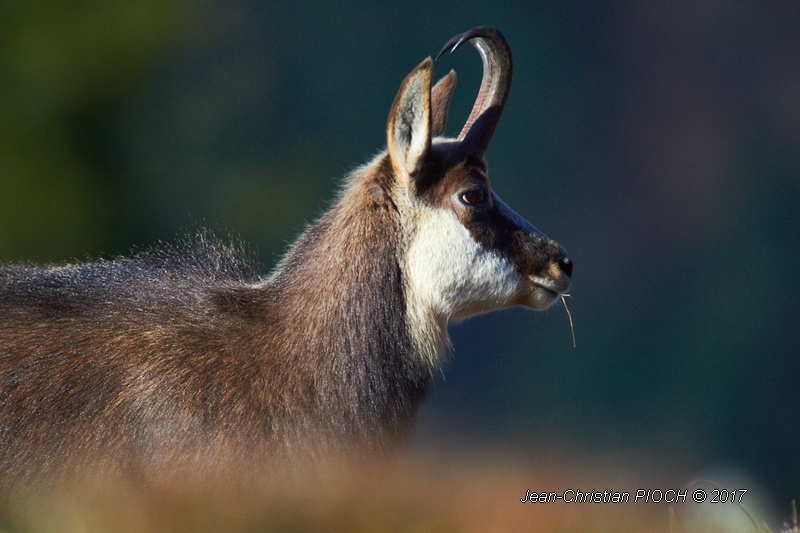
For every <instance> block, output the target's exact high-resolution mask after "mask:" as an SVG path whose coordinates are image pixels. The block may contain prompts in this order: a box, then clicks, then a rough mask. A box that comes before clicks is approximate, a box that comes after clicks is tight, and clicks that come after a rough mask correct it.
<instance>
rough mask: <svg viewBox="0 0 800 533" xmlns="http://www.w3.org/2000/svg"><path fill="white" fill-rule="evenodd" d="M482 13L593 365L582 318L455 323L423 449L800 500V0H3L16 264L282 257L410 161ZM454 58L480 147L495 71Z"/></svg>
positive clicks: (501, 169) (4, 212)
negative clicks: (421, 98) (652, 475)
mask: <svg viewBox="0 0 800 533" xmlns="http://www.w3.org/2000/svg"><path fill="white" fill-rule="evenodd" d="M481 24H489V25H494V26H497V27H499V28H501V29H502V31H503V32H504V33H505V35H506V37H507V38H508V40H509V41H510V43H511V46H512V49H513V52H514V58H515V72H514V76H515V79H514V85H513V89H512V93H511V97H510V100H509V103H508V106H507V108H506V113H505V116H504V117H503V120H502V121H501V123H500V127H499V129H498V132H497V134H496V136H495V138H494V141H493V143H492V145H491V147H490V149H489V151H488V153H487V158H488V160H489V164H490V167H491V174H490V175H491V179H492V183H493V186H494V188H495V190H496V191H497V192H498V193H499V194H500V195H501V196H503V197H504V198H505V199H506V201H508V202H509V203H510V204H511V205H512V206H513V207H514V208H515V209H516V210H517V211H518V212H520V213H521V214H523V215H524V216H525V217H526V218H528V219H529V220H530V221H532V222H533V223H534V224H535V225H536V226H537V227H539V228H540V229H542V230H543V231H544V232H545V233H547V234H548V235H550V236H551V237H553V238H555V239H557V240H558V241H559V242H561V243H562V244H563V245H564V246H565V247H566V248H567V250H568V251H569V252H570V255H571V256H572V258H573V259H574V262H575V274H574V285H573V288H572V291H571V292H572V293H573V295H574V297H573V298H572V299H571V300H570V301H569V304H570V307H571V310H572V313H573V316H574V320H575V334H576V337H577V347H575V348H573V346H572V338H571V334H570V329H569V321H568V318H567V316H566V314H565V312H564V310H563V308H562V307H560V306H554V307H553V308H552V309H551V310H549V311H547V312H545V313H541V314H534V313H531V312H527V311H524V310H512V311H508V312H504V313H496V314H493V315H489V316H486V317H482V318H478V319H474V320H472V321H470V322H468V323H466V324H462V325H459V326H456V327H454V328H452V337H453V344H454V346H455V357H454V358H453V359H452V360H451V361H449V362H448V363H447V364H446V366H445V369H444V372H443V377H442V379H440V382H439V383H438V384H437V387H436V390H435V391H434V393H433V394H432V396H431V398H430V401H429V402H428V404H427V405H426V407H425V409H424V412H423V413H422V416H421V419H420V423H419V427H418V430H417V437H416V439H417V440H418V442H420V443H426V442H430V441H435V442H451V443H459V444H458V445H460V446H473V445H474V446H483V445H489V446H501V447H509V448H516V449H519V448H524V449H527V450H528V452H526V453H528V454H529V455H531V456H532V457H533V456H535V455H536V454H537V453H538V452H537V450H539V451H541V452H542V453H545V452H544V450H546V449H550V450H552V449H553V448H554V447H555V448H561V449H563V450H570V452H569V453H576V454H579V455H580V456H581V457H582V458H583V460H585V461H592V460H593V459H594V458H597V460H598V461H601V460H605V459H607V458H608V457H617V458H619V460H621V461H623V462H624V461H625V460H626V459H627V458H636V460H637V461H643V462H644V463H646V464H650V465H653V467H654V468H661V469H665V470H669V471H671V472H673V473H675V474H676V475H677V476H678V477H681V476H685V477H687V478H688V477H691V476H692V475H694V474H695V473H696V472H698V471H701V470H702V469H704V468H708V467H713V466H714V465H725V466H727V467H732V468H736V469H740V470H742V471H744V472H747V473H748V474H749V475H750V476H751V477H752V479H754V480H756V481H757V482H758V483H760V484H762V485H763V486H764V487H767V489H768V492H769V495H768V497H770V498H772V499H773V501H775V502H777V503H778V505H781V506H785V505H787V503H786V502H788V501H789V500H790V499H791V498H797V497H800V477H798V474H799V473H800V421H799V420H798V418H800V417H799V416H798V414H799V413H798V407H800V324H798V321H799V319H800V304H799V303H798V293H799V292H800V31H798V28H799V27H800V4H799V3H797V2H696V3H695V2H692V3H668V2H667V3H641V2H619V3H617V2H615V3H605V4H604V5H603V6H602V7H600V6H599V3H595V2H541V3H535V2H518V3H517V2H507V3H503V4H501V5H498V3H497V2H478V1H475V2H469V1H462V2H458V3H451V4H445V3H436V4H432V3H429V2H417V1H407V2H404V3H403V4H401V5H394V6H392V7H391V8H390V7H386V6H380V5H378V4H377V3H376V4H371V3H359V2H323V3H317V2H313V3H312V2H303V1H296V2H292V3H286V4H284V3H277V2H275V3H272V2H255V1H247V0H228V1H226V2H221V1H213V0H209V1H205V2H194V3H184V2H176V1H174V0H157V1H156V0H142V1H139V2H120V1H106V2H97V1H91V2H89V1H83V2H70V3H63V2H47V1H39V2H37V1H34V2H14V1H12V2H3V3H0V260H2V261H19V260H22V261H37V262H63V261H73V260H76V259H84V258H87V257H97V256H105V257H110V256H114V255H118V254H124V253H127V252H128V251H129V250H130V249H131V248H132V247H134V246H139V247H143V246H148V245H150V244H152V243H154V242H156V241H159V240H161V241H169V240H173V239H174V238H175V237H176V236H177V235H179V234H181V233H182V232H184V231H185V230H187V229H191V228H194V227H196V226H197V225H201V224H203V225H208V226H209V227H211V228H212V229H216V230H219V231H221V232H226V231H228V230H231V231H234V232H236V233H238V234H240V235H241V236H242V238H243V239H244V240H245V241H247V242H249V243H250V244H251V245H252V246H253V248H255V249H256V250H257V251H258V253H259V255H260V256H261V257H262V258H263V261H264V263H265V264H266V265H268V266H269V267H271V266H272V265H273V264H274V263H275V261H276V260H277V258H278V257H280V254H281V253H282V251H283V250H284V249H285V248H286V245H287V244H288V243H289V242H291V241H292V240H293V239H294V237H295V236H296V235H297V234H298V233H299V231H301V230H302V228H303V227H304V224H306V223H307V222H309V221H312V220H313V219H314V218H315V217H316V216H318V215H319V214H320V213H321V212H322V210H323V209H324V208H325V206H326V205H327V203H328V202H329V201H330V199H331V198H332V197H333V195H334V193H335V190H336V188H337V186H338V184H339V183H340V182H341V178H342V176H343V175H344V174H345V173H346V172H347V171H348V170H349V169H352V168H354V167H356V166H358V165H360V164H362V163H363V162H366V161H367V160H368V159H369V158H370V157H371V156H372V155H373V154H374V153H376V152H377V151H378V150H380V149H382V147H383V146H384V145H385V139H384V133H383V132H384V127H385V122H386V117H387V114H388V111H389V107H390V105H391V103H392V100H393V98H394V95H395V92H396V90H397V88H398V87H399V84H400V82H401V81H402V79H403V78H404V77H405V75H406V74H407V73H408V72H409V71H410V70H411V69H412V68H413V67H414V66H416V65H417V64H418V63H419V62H420V61H421V60H422V59H424V58H425V57H427V56H429V55H435V54H436V52H438V50H439V47H440V46H441V45H442V44H444V43H445V42H446V41H447V40H448V39H449V38H450V37H451V36H452V35H454V34H455V33H459V32H461V31H464V30H466V29H468V28H470V27H472V26H476V25H481ZM436 68H437V73H438V74H439V75H444V74H445V73H446V72H447V71H449V70H450V69H451V68H455V69H456V70H457V71H458V74H459V84H458V87H457V89H456V96H455V100H454V102H453V107H452V112H451V121H450V128H449V130H450V131H449V133H450V134H453V135H454V134H456V133H457V132H458V130H459V129H460V126H461V124H462V123H463V121H464V119H465V118H466V115H467V114H468V111H469V109H470V108H471V105H472V102H473V100H474V97H475V94H476V92H477V87H478V84H479V79H480V62H479V60H478V57H477V55H476V54H475V53H474V52H472V51H470V50H466V49H465V50H463V51H460V52H459V53H458V54H455V55H453V56H447V57H445V58H444V59H442V60H441V61H440V62H439V64H437V66H436ZM731 488H733V487H731ZM739 488H741V487H739ZM743 488H747V487H743Z"/></svg>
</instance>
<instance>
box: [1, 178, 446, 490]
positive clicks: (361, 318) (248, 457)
mask: <svg viewBox="0 0 800 533" xmlns="http://www.w3.org/2000/svg"><path fill="white" fill-rule="evenodd" d="M375 172H376V170H375V169H368V170H362V171H361V172H358V173H356V174H355V175H354V176H353V177H352V181H351V184H350V187H349V188H348V189H347V190H346V191H345V192H344V193H343V195H342V198H341V199H340V201H339V202H338V203H337V204H336V205H335V206H334V207H333V209H331V210H330V211H329V212H328V213H327V214H326V215H325V216H324V217H323V218H322V219H321V220H320V221H318V222H317V223H316V224H314V225H313V226H311V227H310V228H309V229H308V230H307V231H306V232H305V233H304V234H303V235H302V236H301V237H300V239H299V240H298V242H297V243H296V244H295V245H294V246H293V248H292V249H291V250H290V252H289V253H288V254H287V256H286V257H285V258H284V260H283V261H282V262H281V264H280V265H279V267H278V268H277V269H276V270H275V272H274V273H273V274H272V275H271V276H269V277H266V278H261V277H260V276H259V274H258V269H257V268H256V266H254V264H253V261H252V260H251V258H249V257H248V254H246V253H245V251H244V250H242V249H241V247H236V246H233V245H227V244H224V243H222V242H221V241H218V240H216V239H215V238H214V237H213V236H211V235H210V234H208V233H207V232H201V233H200V235H199V236H198V237H196V238H195V239H192V240H188V241H187V242H185V243H183V244H181V245H179V246H176V247H162V248H156V249H154V250H152V251H149V252H145V253H141V254H139V255H137V256H135V257H133V258H130V259H127V258H126V259H117V260H114V261H101V262H96V263H89V264H83V265H76V266H62V267H54V268H49V269H46V268H39V267H7V268H4V269H2V270H0V309H2V310H3V320H2V322H0V404H2V409H0V472H3V473H4V474H5V475H14V474H20V475H24V474H25V473H26V472H27V471H28V470H29V469H32V468H33V469H36V468H39V469H41V468H47V466H49V463H52V465H53V466H54V467H58V466H59V465H61V464H64V463H66V462H70V461H74V460H76V459H79V460H88V461H91V462H95V461H100V462H107V461H109V458H110V459H111V460H112V461H116V462H119V461H121V463H119V464H107V465H106V466H107V467H109V468H112V469H123V470H132V471H134V472H139V471H141V472H142V474H143V475H148V474H149V473H148V472H147V470H149V469H154V468H155V469H158V468H163V467H167V468H170V467H174V466H175V465H180V464H181V463H182V462H184V461H186V460H187V458H190V460H191V461H192V463H193V464H194V467H195V468H203V465H206V466H207V467H215V466H221V465H218V464H215V463H220V462H221V461H222V460H225V459H226V458H223V457H218V456H215V455H214V454H216V453H219V452H220V451H223V452H224V453H226V454H229V455H230V456H231V457H230V459H231V460H236V461H242V460H243V459H244V462H246V463H250V464H252V461H253V460H256V461H259V460H261V461H264V460H267V459H268V458H269V457H271V456H276V455H277V456H282V455H286V454H292V453H297V452H300V453H302V454H303V455H306V454H308V453H314V452H316V451H317V450H315V449H314V448H315V447H317V446H319V445H320V444H321V443H324V445H325V447H336V446H337V445H338V444H339V443H340V444H342V445H345V444H346V445H347V446H352V445H353V444H355V445H357V446H366V447H369V448H380V447H384V446H386V445H388V444H390V443H392V442H394V441H396V440H397V439H398V438H400V437H402V434H403V433H404V431H405V430H406V428H407V426H408V424H409V422H410V420H411V417H412V416H413V414H414V412H415V411H416V409H417V407H418V405H419V402H420V400H421V399H422V397H423V395H424V392H425V390H426V389H427V387H428V385H429V383H430V382H431V377H432V370H433V369H432V367H431V365H430V364H429V363H428V361H427V360H425V359H424V358H422V357H420V355H419V354H418V353H417V349H416V348H415V347H414V343H413V341H412V339H411V335H410V333H409V331H408V330H407V328H406V324H405V320H404V319H403V317H404V316H405V302H404V296H403V286H402V284H403V279H402V272H401V269H400V265H399V263H398V257H399V256H400V254H399V250H398V245H399V243H398V240H397V238H396V236H397V235H398V231H397V228H396V227H395V224H396V222H395V219H394V218H393V217H392V216H390V213H388V212H387V207H386V206H385V205H380V204H378V203H377V202H376V201H375V200H374V199H373V198H372V197H371V195H370V194H369V192H368V191H366V189H365V187H366V185H365V183H364V181H365V180H364V178H365V177H367V178H369V179H368V182H372V180H373V179H374V178H375V174H374V173H375ZM377 172H380V170H377ZM356 213H357V214H358V216H354V215H355V214H356ZM376 266H377V267H378V268H376ZM21 325H25V326H24V327H21ZM297 448H302V450H298V449H297ZM98 453H99V454H101V455H99V456H96V457H95V456H94V455H95V454H98ZM209 453H210V454H211V455H209ZM43 458H46V461H43ZM43 463H44V464H43ZM228 466H229V465H228Z"/></svg>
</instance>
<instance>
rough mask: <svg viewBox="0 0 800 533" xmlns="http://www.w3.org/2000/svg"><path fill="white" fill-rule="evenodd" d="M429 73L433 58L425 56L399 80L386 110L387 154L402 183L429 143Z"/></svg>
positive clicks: (430, 74)
mask: <svg viewBox="0 0 800 533" xmlns="http://www.w3.org/2000/svg"><path fill="white" fill-rule="evenodd" d="M432 77H433V61H431V59H430V58H428V59H426V60H425V61H423V62H422V63H420V65H419V66H418V67H417V68H415V69H414V70H413V71H412V72H411V74H409V75H408V77H407V78H406V79H405V81H403V84H402V85H401V86H400V90H399V91H398V92H397V96H396V97H395V100H394V104H393V105H392V110H391V112H390V113H389V123H388V125H387V127H386V138H387V142H388V145H389V157H390V158H391V160H392V166H393V167H394V170H395V173H396V176H397V177H398V179H400V180H402V181H404V182H405V183H406V184H409V181H410V180H409V178H410V176H411V175H412V174H413V173H414V171H415V170H416V169H417V168H418V167H419V166H420V165H421V163H422V162H423V161H424V159H425V157H426V156H427V155H428V151H429V150H430V147H431V78H432Z"/></svg>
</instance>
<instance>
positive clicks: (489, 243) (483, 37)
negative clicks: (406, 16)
mask: <svg viewBox="0 0 800 533" xmlns="http://www.w3.org/2000/svg"><path fill="white" fill-rule="evenodd" d="M463 43H470V44H472V45H473V46H474V47H475V48H476V49H477V50H478V52H479V53H480V56H481V58H482V60H483V80H482V82H481V87H480V92H479V94H478V97H477V100H476V102H475V104H474V107H473V109H472V112H471V113H470V115H469V118H468V119H467V121H466V124H465V125H464V127H463V128H462V130H461V133H460V134H459V135H458V138H456V139H449V138H443V137H440V135H442V134H443V133H444V127H445V123H446V120H447V108H448V104H449V101H450V96H451V95H452V91H453V89H454V87H455V73H454V72H451V73H450V74H448V75H447V76H446V77H445V78H443V79H442V80H441V81H440V82H439V83H438V84H436V86H435V87H433V89H431V78H432V75H433V62H432V61H431V60H430V59H426V60H425V61H423V62H422V63H421V64H420V65H419V66H418V67H417V68H416V69H414V70H413V71H412V72H411V74H409V75H408V77H407V78H406V80H405V81H404V82H403V84H402V86H401V87H400V90H399V92H398V94H397V97H396V99H395V102H394V105H393V106H392V109H391V113H390V115H389V122H388V127H387V138H388V147H389V149H388V157H389V159H390V160H391V167H392V172H393V174H394V177H395V184H394V185H395V186H394V191H393V194H392V198H393V199H394V201H395V203H396V204H397V208H398V210H399V211H400V212H401V214H402V215H403V216H402V217H401V218H402V220H403V233H404V237H405V239H406V246H407V248H406V254H405V257H404V261H405V265H404V266H405V272H406V275H407V279H406V291H407V297H408V300H409V307H410V312H411V314H412V315H413V314H414V313H417V314H418V315H424V314H431V313H433V315H434V317H435V319H437V320H440V321H441V320H444V321H447V320H449V319H455V320H458V319H462V318H466V317H469V316H473V315H477V314H480V313H485V312H488V311H492V310H496V309H502V308H506V307H510V306H514V305H524V306H527V307H530V308H532V309H545V308H547V307H548V306H549V305H550V304H552V303H553V301H554V300H555V299H556V298H557V297H558V296H559V295H561V294H563V293H564V292H565V291H566V290H567V289H568V287H569V285H570V275H571V273H572V262H571V260H570V259H569V258H568V257H567V255H566V253H565V251H564V250H563V249H562V248H561V247H560V246H559V245H558V244H557V243H555V242H554V241H552V240H550V239H548V238H547V237H545V236H544V235H543V234H542V233H540V232H539V231H538V230H536V228H534V227H533V226H532V225H531V224H530V223H529V222H527V221H526V220H525V219H523V218H522V217H520V216H519V215H517V214H516V213H515V212H514V211H513V210H511V208H509V207H508V205H506V204H505V203H504V202H503V201H502V200H501V199H500V198H499V196H497V194H496V193H494V192H493V191H492V189H491V186H490V183H489V178H488V173H487V164H486V162H485V160H484V153H485V151H486V149H487V147H488V145H489V142H490V141H491V138H492V135H493V133H494V131H495V129H496V127H497V123H498V121H499V119H500V116H501V114H502V112H503V108H504V106H505V104H506V100H507V97H508V92H509V89H510V86H511V75H512V60H511V52H510V50H509V46H508V43H507V42H506V40H505V38H504V37H503V35H502V34H501V33H500V32H499V31H498V30H496V29H494V28H490V27H478V28H474V29H472V30H470V31H468V32H466V33H463V34H461V35H457V36H455V37H454V38H453V39H451V40H450V41H449V42H448V43H447V44H446V45H445V47H444V49H443V50H442V52H440V53H439V56H441V55H442V54H443V53H444V52H445V51H447V50H451V51H454V50H456V49H457V48H458V47H459V46H461V45H462V44H463ZM437 59H438V58H437ZM417 318H419V319H420V321H422V318H423V317H421V316H418V317H417Z"/></svg>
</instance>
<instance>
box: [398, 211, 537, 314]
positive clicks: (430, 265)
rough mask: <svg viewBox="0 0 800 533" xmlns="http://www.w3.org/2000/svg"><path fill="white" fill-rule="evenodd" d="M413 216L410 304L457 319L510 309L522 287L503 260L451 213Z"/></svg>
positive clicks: (519, 279)
mask: <svg viewBox="0 0 800 533" xmlns="http://www.w3.org/2000/svg"><path fill="white" fill-rule="evenodd" d="M417 214H418V216H417V218H416V223H415V228H414V232H413V235H411V238H410V242H409V243H408V255H407V259H406V272H407V275H408V276H407V277H408V284H409V287H408V289H409V291H408V292H407V294H408V295H409V299H413V300H414V302H413V304H414V305H415V306H421V307H423V308H425V309H427V310H428V312H429V313H433V314H434V315H436V316H438V317H442V318H443V319H444V320H451V319H455V320H459V319H463V318H467V317H469V316H473V315H477V314H480V313H485V312H488V311H492V310H495V309H501V308H504V307H507V306H509V305H511V301H512V299H513V298H514V296H515V295H516V294H518V292H519V291H520V290H522V288H523V287H524V285H525V283H524V280H523V279H522V277H521V276H520V274H519V273H518V272H517V269H516V268H515V267H514V265H513V264H512V263H511V262H510V261H509V260H507V259H505V258H503V257H501V256H500V255H498V254H497V253H495V252H493V251H492V250H488V249H486V248H484V247H483V246H482V245H481V244H479V243H478V242H476V241H475V240H474V239H473V238H472V236H471V235H470V233H469V231H468V230H467V229H466V228H465V227H464V226H463V225H462V224H461V222H460V221H459V220H458V217H456V215H455V213H453V212H452V211H449V210H445V209H439V208H430V207H423V208H420V209H419V211H418V213H417Z"/></svg>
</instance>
